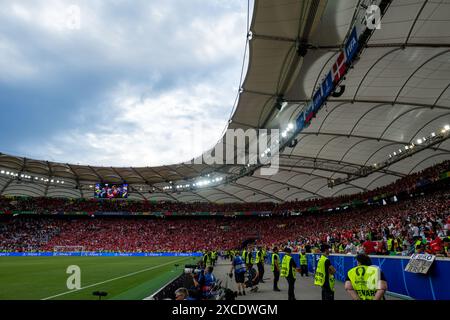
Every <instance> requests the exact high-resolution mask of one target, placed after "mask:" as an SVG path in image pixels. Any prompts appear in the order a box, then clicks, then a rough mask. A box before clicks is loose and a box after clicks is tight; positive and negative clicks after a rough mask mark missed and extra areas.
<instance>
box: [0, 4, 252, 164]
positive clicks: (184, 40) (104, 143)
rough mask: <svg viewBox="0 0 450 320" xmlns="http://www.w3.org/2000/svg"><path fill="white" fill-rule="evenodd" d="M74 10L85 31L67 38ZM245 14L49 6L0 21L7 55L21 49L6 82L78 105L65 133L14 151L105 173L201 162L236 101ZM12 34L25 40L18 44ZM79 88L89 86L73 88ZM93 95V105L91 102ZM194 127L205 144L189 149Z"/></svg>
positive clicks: (20, 7) (4, 13) (232, 9)
mask: <svg viewBox="0 0 450 320" xmlns="http://www.w3.org/2000/svg"><path fill="white" fill-rule="evenodd" d="M18 3H19V4H18ZM24 3H26V5H25V4H24ZM73 4H75V5H78V6H79V7H80V9H81V29H80V30H68V29H67V28H65V26H66V25H65V22H66V20H65V18H66V16H65V14H66V10H67V8H68V6H70V5H73ZM245 5H246V4H245ZM245 5H243V2H242V1H240V0H235V1H231V0H230V1H223V0H217V1H208V2H207V3H206V4H205V2H204V1H199V0H197V1H196V0H193V1H191V2H187V1H184V0H167V1H158V2H155V1H137V2H135V3H134V6H132V5H130V4H129V2H126V1H120V0H117V1H114V2H109V1H101V0H89V1H87V0H78V1H65V0H46V1H33V2H28V1H27V2H20V1H19V2H14V4H10V5H6V6H5V7H6V8H5V7H4V8H3V9H1V8H0V19H2V18H8V19H9V20H8V21H9V24H5V26H6V25H10V26H12V27H11V28H12V29H11V30H12V31H11V32H10V33H11V36H10V37H9V41H12V42H10V43H9V45H8V48H16V49H15V51H13V50H12V49H10V50H9V52H10V53H9V54H8V57H9V59H8V61H9V62H8V65H5V68H6V70H7V71H6V73H7V72H8V69H9V70H10V72H13V71H14V70H17V69H18V68H24V69H23V70H20V69H19V71H21V72H19V74H21V75H22V76H23V77H22V79H25V80H27V81H28V83H33V81H34V83H36V86H37V87H39V85H40V86H44V85H47V86H48V87H49V88H50V90H49V91H50V92H52V88H53V87H52V86H54V85H55V84H58V85H60V86H63V85H64V84H65V83H66V82H67V83H68V84H67V86H66V87H65V88H66V89H64V90H67V92H64V90H63V91H61V92H59V91H58V92H57V91H56V90H53V92H52V94H54V95H56V96H58V95H61V96H62V97H64V96H67V94H68V93H69V92H70V96H73V97H75V98H74V99H76V101H73V106H72V107H70V108H72V109H71V111H72V112H69V110H67V112H66V113H65V114H67V115H68V117H67V118H64V119H60V120H59V121H60V122H61V123H64V124H65V126H64V129H58V130H56V129H55V131H54V132H53V133H52V134H51V135H49V136H45V137H44V136H41V137H40V136H38V134H36V133H38V132H39V130H34V131H33V128H30V130H31V131H32V132H33V134H32V135H30V138H29V139H28V141H17V143H18V145H19V146H18V147H17V150H20V151H21V152H22V155H24V156H27V157H34V158H40V159H50V160H53V161H61V162H72V163H81V164H92V165H105V166H111V165H114V166H148V165H160V164H170V163H179V162H182V161H186V160H190V159H192V158H193V157H195V156H198V155H199V153H200V152H201V151H205V150H206V149H208V148H210V147H212V146H213V145H214V144H215V142H217V141H218V140H219V138H220V137H221V134H222V131H223V129H224V128H225V125H226V122H227V120H228V117H229V115H230V111H231V108H232V104H233V102H234V98H235V95H236V93H237V92H236V91H237V86H238V81H239V74H240V64H241V62H242V55H243V49H244V44H245V42H244V41H245V27H246V26H245V24H246V10H245V9H246V7H245ZM11 8H14V10H13V11H12V12H13V15H12V16H11V15H10V16H8V14H10V13H9V12H11V11H9V10H8V9H11ZM30 17H31V18H30ZM0 31H1V26H0ZM5 31H8V30H5ZM16 32H17V33H20V34H22V35H23V38H22V39H21V38H14V36H13V34H14V33H16ZM6 34H8V32H6ZM37 39H39V40H37ZM4 43H6V42H4ZM1 44H2V42H1V39H0V46H1ZM0 52H1V51H0ZM19 52H23V53H24V54H23V55H22V56H21V55H19V54H18V53H19ZM1 55H2V53H0V57H1ZM3 55H4V56H5V53H3ZM0 61H1V60H0ZM0 64H1V62H0ZM31 66H38V67H35V68H33V69H31ZM27 68H28V69H27ZM80 75H81V76H80ZM78 78H80V79H82V80H84V79H86V80H88V81H86V83H76V82H73V81H72V82H70V80H71V79H78ZM91 79H93V80H91ZM0 80H2V79H1V78H0ZM5 81H6V80H5ZM73 86H75V88H72V87H73ZM97 88H98V89H97ZM93 89H96V90H98V91H96V95H95V97H91V96H89V98H87V97H85V94H84V92H86V91H92V90H93ZM77 90H78V91H77ZM32 98H33V97H30V99H32ZM55 100H56V101H58V100H57V99H55ZM54 107H55V108H61V107H62V106H60V105H56V104H55V106H54ZM65 108H69V106H65ZM196 127H201V128H202V129H201V131H202V138H203V141H202V143H197V144H193V143H190V140H192V136H193V135H194V133H195V132H196V131H198V130H199V129H195V128H196Z"/></svg>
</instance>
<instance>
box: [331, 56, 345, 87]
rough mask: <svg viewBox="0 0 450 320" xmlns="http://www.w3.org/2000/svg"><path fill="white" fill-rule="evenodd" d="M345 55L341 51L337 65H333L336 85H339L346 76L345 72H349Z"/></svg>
mask: <svg viewBox="0 0 450 320" xmlns="http://www.w3.org/2000/svg"><path fill="white" fill-rule="evenodd" d="M346 62H347V61H346V58H345V53H344V52H343V51H341V53H340V54H339V56H338V58H337V60H336V63H335V64H334V65H333V79H334V83H335V84H336V83H338V82H339V81H340V80H341V79H342V77H343V76H344V74H345V72H346V71H347V63H346Z"/></svg>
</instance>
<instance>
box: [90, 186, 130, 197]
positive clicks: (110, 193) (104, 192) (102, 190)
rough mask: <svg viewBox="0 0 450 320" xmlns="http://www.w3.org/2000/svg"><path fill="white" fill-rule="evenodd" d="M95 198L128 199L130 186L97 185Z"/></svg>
mask: <svg viewBox="0 0 450 320" xmlns="http://www.w3.org/2000/svg"><path fill="white" fill-rule="evenodd" d="M94 196H95V198H98V199H120V198H122V199H123V198H128V184H117V183H116V184H112V183H97V184H96V185H95V194H94Z"/></svg>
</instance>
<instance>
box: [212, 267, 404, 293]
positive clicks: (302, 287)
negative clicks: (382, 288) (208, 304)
mask: <svg viewBox="0 0 450 320" xmlns="http://www.w3.org/2000/svg"><path fill="white" fill-rule="evenodd" d="M230 269H231V262H230V261H228V260H227V261H225V260H221V259H219V261H218V263H217V264H216V266H215V267H214V274H215V276H216V277H217V278H218V279H219V280H222V286H224V287H228V288H229V289H231V290H233V291H236V290H237V288H236V282H235V281H234V276H233V279H230V277H229V275H228V274H229V272H230ZM278 287H279V288H280V290H281V292H275V291H273V290H272V289H273V273H272V272H271V271H270V266H269V265H267V264H266V265H265V273H264V283H260V284H258V291H257V292H255V293H252V292H250V290H249V289H247V290H246V293H247V294H246V295H245V296H238V297H237V300H287V298H288V296H287V292H288V285H287V281H286V279H283V278H280V281H279V282H278ZM295 296H296V298H297V300H321V299H322V292H321V289H320V288H319V287H316V286H315V285H314V278H313V276H312V275H311V274H310V275H309V277H303V278H302V277H301V276H300V274H297V281H296V282H295ZM386 299H387V300H397V298H394V297H392V296H388V295H386ZM335 300H351V298H350V296H349V294H348V293H347V292H346V291H345V289H344V284H343V283H342V282H340V281H336V285H335Z"/></svg>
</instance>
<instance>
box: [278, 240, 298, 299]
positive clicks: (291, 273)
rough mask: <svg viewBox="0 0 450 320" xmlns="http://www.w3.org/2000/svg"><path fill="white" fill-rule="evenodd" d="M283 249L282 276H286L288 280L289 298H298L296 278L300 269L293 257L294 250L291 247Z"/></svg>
mask: <svg viewBox="0 0 450 320" xmlns="http://www.w3.org/2000/svg"><path fill="white" fill-rule="evenodd" d="M283 251H284V253H285V254H284V257H283V260H282V262H281V273H280V276H282V277H283V278H286V280H287V282H288V287H289V289H288V300H297V299H296V298H295V279H296V272H299V269H298V268H297V264H296V263H295V261H294V259H292V257H291V253H292V250H291V249H290V248H285V249H284V250H283Z"/></svg>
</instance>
